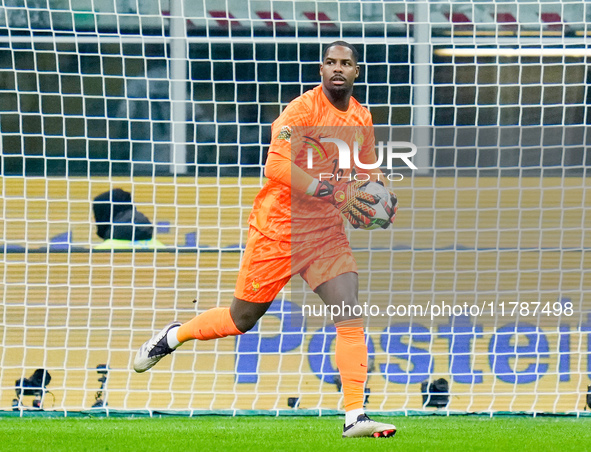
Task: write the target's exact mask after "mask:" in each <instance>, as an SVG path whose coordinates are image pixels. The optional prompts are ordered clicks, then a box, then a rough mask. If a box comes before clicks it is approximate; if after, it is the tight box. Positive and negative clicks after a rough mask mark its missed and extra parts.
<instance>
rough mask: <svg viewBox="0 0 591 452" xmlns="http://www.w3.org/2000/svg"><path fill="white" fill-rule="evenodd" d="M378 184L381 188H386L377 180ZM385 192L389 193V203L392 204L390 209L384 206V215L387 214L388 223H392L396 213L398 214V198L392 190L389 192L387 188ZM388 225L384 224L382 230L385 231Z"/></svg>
mask: <svg viewBox="0 0 591 452" xmlns="http://www.w3.org/2000/svg"><path fill="white" fill-rule="evenodd" d="M377 182H378V184H380V185H381V186H382V187H384V188H386V187H385V186H384V183H383V182H382V181H381V180H379V181H377ZM386 190H388V192H389V193H390V201H391V202H392V207H390V206H385V209H386V213H387V214H388V216H389V217H390V223H394V220H395V219H396V212H398V197H397V196H396V193H394V192H393V191H392V190H390V189H389V188H386ZM390 223H385V224H384V225H383V226H382V228H383V229H387V228H388V226H389V225H390Z"/></svg>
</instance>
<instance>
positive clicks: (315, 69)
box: [0, 0, 591, 415]
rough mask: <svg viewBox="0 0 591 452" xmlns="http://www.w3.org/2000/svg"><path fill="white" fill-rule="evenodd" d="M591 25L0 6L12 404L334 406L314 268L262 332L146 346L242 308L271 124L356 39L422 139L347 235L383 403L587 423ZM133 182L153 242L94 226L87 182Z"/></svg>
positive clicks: (564, 6)
mask: <svg viewBox="0 0 591 452" xmlns="http://www.w3.org/2000/svg"><path fill="white" fill-rule="evenodd" d="M589 19H591V11H590V9H589V5H588V4H586V3H584V2H558V1H538V2H536V1H517V2H476V1H474V2H470V1H451V2H426V1H415V2H403V1H386V2H380V1H362V2H359V1H339V2H334V1H291V0H275V1H268V0H260V1H258V0H251V1H248V2H245V1H239V0H226V1H223V2H219V1H213V0H200V1H181V0H170V1H166V0H159V1H158V0H142V1H139V0H138V1H131V0H130V1H122V2H114V1H111V0H92V1H90V0H87V1H83V0H70V1H66V0H56V1H50V2H47V1H45V0H30V1H27V2H23V1H21V0H5V1H4V2H2V6H0V113H1V118H0V129H1V132H2V135H1V140H0V154H1V157H0V165H1V175H0V192H1V197H0V219H1V221H0V246H1V249H0V251H1V254H0V291H1V294H2V298H1V301H0V303H1V307H2V318H1V321H0V335H1V338H2V341H1V345H0V387H1V395H0V409H1V410H11V409H13V408H14V409H16V410H28V409H34V408H35V406H36V407H37V408H43V409H45V410H57V411H63V410H66V411H80V410H83V411H86V410H93V409H94V410H105V409H106V410H107V411H110V410H124V411H141V410H147V411H149V412H157V411H165V410H170V411H174V412H190V413H197V412H242V410H249V411H250V412H255V411H253V410H262V411H269V410H273V411H277V412H280V413H283V412H292V411H293V410H295V409H298V410H300V412H301V410H304V409H307V410H310V411H309V412H318V411H320V412H331V411H334V410H340V409H342V394H341V392H340V390H339V380H338V378H337V376H338V371H337V369H336V365H335V362H334V357H333V351H334V342H335V341H334V339H335V332H334V331H335V330H334V326H332V324H331V322H330V315H325V314H326V313H322V314H320V308H321V304H320V302H319V300H318V298H316V295H314V294H313V293H311V292H310V291H309V290H308V289H306V288H305V287H304V285H303V283H302V280H301V278H299V277H296V278H294V280H293V281H292V283H291V285H290V286H288V287H287V288H286V289H285V290H284V291H282V293H281V294H280V296H279V298H278V299H277V300H275V302H274V304H273V306H272V307H271V309H270V311H269V312H268V313H267V314H266V315H265V317H264V318H263V319H262V320H261V321H260V322H259V324H258V325H257V327H256V328H255V329H254V330H252V331H251V332H249V333H247V334H245V335H244V336H242V337H240V338H225V339H221V340H217V341H209V342H192V343H188V344H185V345H184V346H183V347H181V348H180V349H179V350H177V351H176V352H175V353H174V354H173V355H172V356H171V357H168V358H165V359H164V360H163V361H162V362H161V363H160V364H159V365H158V366H156V367H155V368H154V369H152V370H151V371H150V372H146V373H144V374H136V373H134V372H133V369H132V362H133V358H134V355H135V352H136V350H137V349H138V348H139V346H140V345H141V344H142V343H143V342H144V341H145V340H147V339H148V338H149V337H150V336H151V335H152V334H153V333H154V332H155V331H157V330H159V329H161V328H162V327H163V326H164V325H165V324H166V323H168V322H169V321H171V320H175V319H177V320H180V321H188V320H189V319H191V318H192V317H193V316H194V315H195V314H196V313H199V312H202V311H204V310H206V309H209V308H212V307H216V306H228V305H229V303H230V300H231V297H232V295H233V290H234V284H235V280H236V275H237V272H238V267H239V263H240V258H241V254H242V251H243V246H244V244H245V241H246V233H247V228H248V225H247V218H248V215H249V212H250V208H251V206H252V200H253V199H254V196H255V195H256V193H257V192H258V191H259V189H260V188H261V187H262V185H263V184H264V182H265V179H264V175H263V167H264V161H265V158H266V152H267V147H268V143H269V141H270V134H271V123H272V122H273V121H274V119H275V118H276V117H277V116H278V115H279V113H280V112H281V111H282V109H283V108H284V107H285V106H286V105H287V104H288V103H289V102H290V101H291V100H292V99H294V98H295V97H297V96H298V95H300V94H301V93H303V92H305V91H306V90H308V89H310V88H312V87H314V86H316V85H317V84H318V83H319V82H320V77H319V62H320V60H321V56H322V46H323V45H324V44H327V43H329V42H331V41H334V40H337V39H344V40H346V41H349V42H351V43H352V44H354V45H356V46H357V48H358V49H359V52H360V55H361V60H360V66H361V74H360V77H359V79H358V82H357V84H356V87H355V91H354V96H355V97H356V98H357V99H358V100H359V101H360V102H361V103H362V104H363V105H366V106H367V107H368V108H369V110H370V111H371V113H372V116H373V120H374V124H375V131H376V140H378V141H382V142H383V143H386V142H388V141H397V142H410V143H413V144H414V145H416V148H417V153H416V155H414V157H412V158H411V159H407V160H404V159H394V160H393V161H392V162H390V163H392V164H393V167H392V168H391V170H387V171H388V172H392V179H393V181H392V182H391V183H390V186H391V187H392V188H393V189H394V190H395V191H396V193H397V195H398V198H399V203H400V209H399V213H398V217H397V220H396V222H395V224H394V227H392V228H390V229H388V230H376V231H357V230H353V229H349V230H348V234H349V238H350V241H351V245H352V247H353V249H354V254H355V256H356V259H357V262H358V266H359V280H360V293H359V300H360V303H361V305H362V306H364V314H365V315H364V317H365V321H366V326H367V329H366V333H367V343H368V348H369V352H370V358H371V359H370V373H369V378H368V382H367V403H366V408H367V409H368V410H370V411H383V412H386V411H396V410H404V411H405V412H407V413H408V412H411V411H414V410H434V409H436V408H435V407H434V405H438V404H439V405H438V406H439V409H447V410H451V411H461V412H499V411H510V412H551V413H577V414H579V415H580V414H581V413H582V412H583V410H584V407H585V404H586V395H587V392H588V388H587V386H588V385H589V384H591V382H590V378H591V358H590V356H589V353H590V350H591V339H590V334H591V317H590V314H591V308H590V305H589V299H588V295H585V293H587V294H588V293H589V292H590V290H591V273H590V269H591V258H590V257H589V254H588V250H589V248H590V247H591V235H590V232H589V230H590V227H591V216H590V215H589V213H588V212H589V211H590V209H591V185H590V183H589V181H588V179H587V176H588V172H587V168H588V166H589V164H591V156H590V154H589V152H588V146H587V144H588V130H587V122H588V121H589V112H588V109H587V105H588V103H589V92H588V88H587V81H588V77H589V75H588V68H587V58H588V56H589V49H588V47H587V44H586V41H587V35H588V33H589V31H588V28H587V24H588V23H589ZM383 163H384V165H383V168H384V169H385V170H386V166H387V163H388V162H386V161H385V160H384V162H383ZM409 163H411V164H412V165H409ZM413 166H414V167H416V169H412V167H413ZM115 188H120V189H122V190H125V191H126V192H128V193H129V194H130V195H131V197H132V199H133V204H134V206H135V207H136V208H137V210H138V211H139V212H141V213H142V214H143V215H145V216H146V217H147V218H148V219H149V220H150V221H151V223H152V225H153V233H152V234H153V235H152V240H138V241H136V242H135V243H133V244H123V245H122V244H121V243H115V244H113V243H111V245H108V244H107V245H105V243H103V241H102V239H101V238H100V237H99V236H98V235H97V227H96V224H95V216H94V213H93V199H94V198H95V197H97V196H98V195H100V194H102V193H105V192H108V191H110V190H112V189H115ZM109 246H114V247H115V249H110V248H109ZM193 300H196V302H193ZM36 369H44V370H45V371H46V373H49V375H50V376H51V381H50V382H48V383H47V381H46V383H47V385H46V387H45V388H43V387H42V385H41V388H40V387H39V383H37V384H36V385H35V382H33V383H32V384H30V383H31V378H30V377H31V376H32V375H33V373H34V371H35V370H36ZM23 379H25V380H23ZM440 379H445V380H446V381H447V383H448V392H447V393H443V394H436V395H435V396H433V394H429V393H426V391H429V385H430V383H433V382H436V381H437V380H440ZM33 380H34V379H33ZM425 382H426V384H424V383H425ZM435 386H436V388H435V389H437V388H441V387H443V388H445V386H440V385H439V386H438V385H435ZM31 388H33V389H31ZM425 388H427V389H425ZM435 389H434V390H435ZM46 391H49V392H50V393H51V394H49V393H46Z"/></svg>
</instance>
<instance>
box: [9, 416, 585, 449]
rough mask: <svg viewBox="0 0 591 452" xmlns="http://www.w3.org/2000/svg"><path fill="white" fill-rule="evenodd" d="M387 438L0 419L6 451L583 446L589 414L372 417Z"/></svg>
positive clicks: (277, 425) (227, 426)
mask: <svg viewBox="0 0 591 452" xmlns="http://www.w3.org/2000/svg"><path fill="white" fill-rule="evenodd" d="M375 419H382V420H384V421H389V422H393V423H394V424H396V426H397V427H398V433H397V434H396V436H394V437H393V438H379V439H375V438H358V439H342V438H341V437H340V435H341V428H342V418H340V417H334V416H329V417H277V418H276V417H252V416H243V417H226V416H198V417H193V418H188V417H166V418H135V419H134V418H94V419H93V418H39V417H36V418H15V417H13V418H1V419H0V438H1V439H0V450H2V451H4V450H6V451H8V450H9V451H33V450H35V451H51V452H54V451H106V450H108V451H134V452H139V451H161V450H166V451H171V452H172V451H174V452H176V451H213V450H215V451H223V452H231V451H239V452H247V451H256V452H262V451H314V452H320V451H333V450H334V451H347V452H352V451H366V450H367V451H385V450H400V451H405V452H407V451H454V452H459V451H472V450H474V451H476V450H477V451H497V450H498V451H511V452H513V451H536V452H540V451H568V450H572V451H585V450H591V441H590V440H589V439H590V438H591V435H590V434H589V432H590V431H591V418H580V419H577V418H573V417H537V418H532V417H517V416H509V417H494V418H488V417H478V416H451V417H443V416H430V417H419V416H417V417H415V416H412V417H383V418H381V417H377V416H375Z"/></svg>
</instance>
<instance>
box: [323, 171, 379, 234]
mask: <svg viewBox="0 0 591 452" xmlns="http://www.w3.org/2000/svg"><path fill="white" fill-rule="evenodd" d="M367 184H369V181H350V182H340V183H338V184H336V185H331V184H330V183H328V182H327V181H325V180H323V181H318V185H316V189H315V190H314V193H313V194H312V196H314V197H316V198H320V199H324V200H326V201H328V202H330V203H331V204H332V205H334V206H335V207H336V208H337V209H339V210H340V211H341V213H342V214H343V215H344V216H345V218H346V219H347V220H349V223H351V224H352V225H353V227H354V228H358V227H359V226H361V225H362V224H369V222H370V220H371V217H372V216H373V215H375V214H376V211H375V209H374V208H373V207H371V205H372V204H377V203H378V199H376V198H375V196H373V195H371V194H369V193H365V192H363V191H360V190H359V189H360V188H361V187H364V186H366V185H367Z"/></svg>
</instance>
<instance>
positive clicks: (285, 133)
mask: <svg viewBox="0 0 591 452" xmlns="http://www.w3.org/2000/svg"><path fill="white" fill-rule="evenodd" d="M277 139H278V140H284V141H287V142H288V143H289V142H291V127H289V126H283V127H281V130H280V131H279V135H277Z"/></svg>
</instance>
